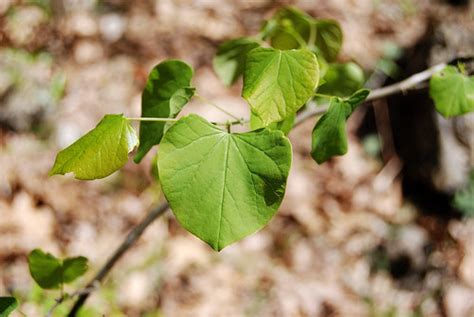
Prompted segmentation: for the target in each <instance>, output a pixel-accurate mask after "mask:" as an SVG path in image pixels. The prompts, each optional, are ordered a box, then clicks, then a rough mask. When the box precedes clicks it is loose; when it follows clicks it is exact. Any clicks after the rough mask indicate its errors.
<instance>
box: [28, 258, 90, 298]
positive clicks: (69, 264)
mask: <svg viewBox="0 0 474 317" xmlns="http://www.w3.org/2000/svg"><path fill="white" fill-rule="evenodd" d="M28 265H29V268H30V273H31V277H33V279H34V280H35V282H36V283H38V285H39V286H40V287H41V288H44V289H53V288H59V287H61V285H62V284H64V283H70V282H72V281H74V280H75V279H77V278H78V277H80V276H82V275H84V273H85V272H86V271H87V269H88V266H87V258H85V257H83V256H79V257H74V258H66V259H64V260H61V259H58V258H56V257H55V256H54V255H52V254H50V253H44V252H43V251H42V250H40V249H35V250H33V251H31V253H30V255H28Z"/></svg>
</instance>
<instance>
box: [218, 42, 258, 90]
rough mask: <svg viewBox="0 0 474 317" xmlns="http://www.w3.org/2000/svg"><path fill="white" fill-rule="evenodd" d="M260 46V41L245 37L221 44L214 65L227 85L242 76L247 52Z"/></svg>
mask: <svg viewBox="0 0 474 317" xmlns="http://www.w3.org/2000/svg"><path fill="white" fill-rule="evenodd" d="M258 46H260V45H259V44H258V43H256V42H255V41H253V40H251V39H248V38H245V37H242V38H238V39H235V40H230V41H227V42H224V43H222V44H221V45H220V46H219V48H218V50H217V53H216V56H215V57H214V59H213V61H212V65H213V67H214V71H215V72H216V74H217V75H218V76H219V78H220V79H221V80H222V82H223V83H224V84H225V85H227V86H230V85H232V84H233V83H234V82H235V81H236V80H237V79H238V78H239V77H240V76H242V74H243V73H244V68H245V59H246V58H247V53H248V52H249V51H250V50H252V49H254V48H256V47H258Z"/></svg>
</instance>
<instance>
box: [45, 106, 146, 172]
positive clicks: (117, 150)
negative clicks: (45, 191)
mask: <svg viewBox="0 0 474 317" xmlns="http://www.w3.org/2000/svg"><path fill="white" fill-rule="evenodd" d="M137 144H138V139H137V136H136V134H135V130H133V128H132V126H131V125H130V123H129V121H128V119H127V118H125V117H124V116H123V115H121V114H119V115H106V116H105V117H104V118H103V119H102V120H101V121H100V122H99V124H98V125H97V127H95V128H94V129H93V130H91V131H89V132H88V133H87V134H86V135H84V136H83V137H82V138H80V139H79V140H77V141H76V142H74V143H73V144H72V145H70V146H68V147H67V148H65V149H64V150H62V151H61V152H59V154H58V156H57V157H56V161H55V162H54V166H53V168H52V169H51V171H50V173H49V174H50V175H55V174H61V175H64V174H66V173H69V172H72V173H74V175H75V177H76V178H77V179H84V180H91V179H96V178H103V177H106V176H109V175H110V174H112V173H113V172H115V171H116V170H118V169H120V168H121V167H122V166H124V165H125V163H127V161H128V153H130V152H131V151H132V150H133V149H134V148H135V146H136V145H137Z"/></svg>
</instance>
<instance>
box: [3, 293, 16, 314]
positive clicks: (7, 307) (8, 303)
mask: <svg viewBox="0 0 474 317" xmlns="http://www.w3.org/2000/svg"><path fill="white" fill-rule="evenodd" d="M17 307H18V301H17V300H16V298H15V297H0V317H8V315H10V314H11V312H12V311H14V310H15V309H16V308H17Z"/></svg>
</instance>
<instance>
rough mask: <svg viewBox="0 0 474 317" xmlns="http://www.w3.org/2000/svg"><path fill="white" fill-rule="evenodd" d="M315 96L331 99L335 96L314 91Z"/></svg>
mask: <svg viewBox="0 0 474 317" xmlns="http://www.w3.org/2000/svg"><path fill="white" fill-rule="evenodd" d="M313 97H321V98H326V99H331V98H332V97H334V96H330V95H325V94H319V93H314V94H313Z"/></svg>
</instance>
